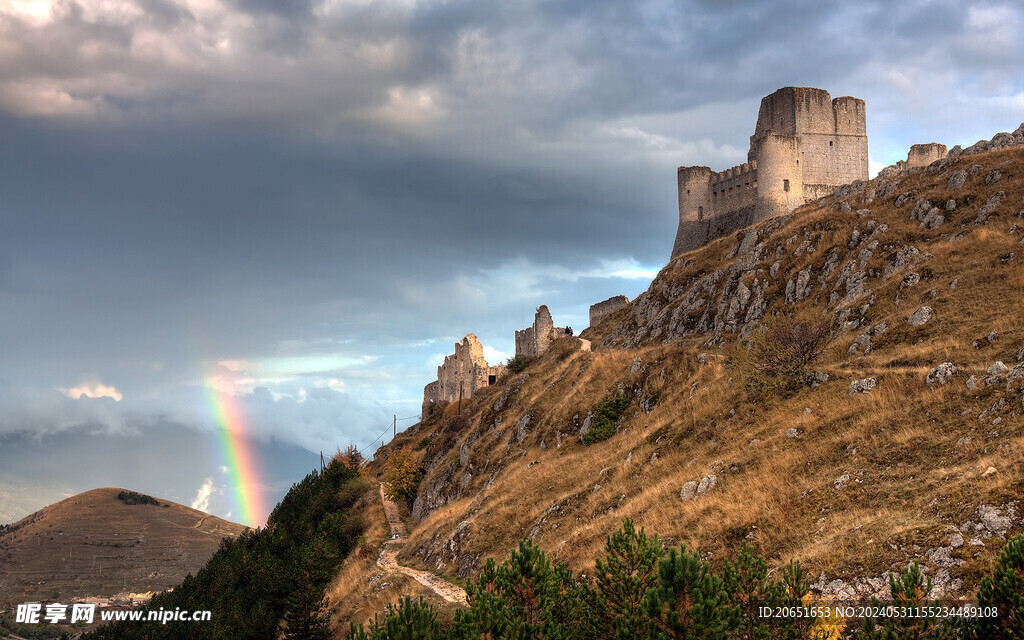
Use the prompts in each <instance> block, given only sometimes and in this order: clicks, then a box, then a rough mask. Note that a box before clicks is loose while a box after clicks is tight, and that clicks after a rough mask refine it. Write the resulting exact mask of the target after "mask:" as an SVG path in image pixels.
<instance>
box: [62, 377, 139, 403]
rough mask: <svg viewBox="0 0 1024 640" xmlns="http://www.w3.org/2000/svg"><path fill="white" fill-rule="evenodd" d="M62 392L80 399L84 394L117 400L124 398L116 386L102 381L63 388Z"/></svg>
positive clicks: (72, 397) (90, 396) (74, 398)
mask: <svg viewBox="0 0 1024 640" xmlns="http://www.w3.org/2000/svg"><path fill="white" fill-rule="evenodd" d="M60 392H61V393H63V394H64V395H66V396H67V397H69V398H71V399H73V400H78V399H80V398H81V397H82V396H85V397H87V398H113V399H114V400H115V401H116V402H120V401H121V400H123V399H124V395H123V394H122V393H121V392H120V391H118V390H117V389H116V388H115V387H112V386H108V385H105V384H103V383H102V382H92V383H82V384H79V385H78V386H77V387H71V388H63V387H62V388H61V389H60Z"/></svg>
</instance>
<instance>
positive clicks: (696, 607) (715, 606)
mask: <svg viewBox="0 0 1024 640" xmlns="http://www.w3.org/2000/svg"><path fill="white" fill-rule="evenodd" d="M646 606H647V611H648V614H649V615H650V616H651V618H652V619H653V627H652V628H651V630H650V634H649V637H650V638H656V639H658V640H662V639H664V640H669V639H671V640H683V639H685V640H698V639H699V640H726V639H727V638H728V637H729V632H730V630H732V629H734V628H735V627H736V626H737V625H738V612H737V610H736V607H735V606H732V605H730V604H729V596H728V594H727V593H726V592H725V588H724V586H723V584H722V579H721V578H719V577H718V576H716V575H715V574H714V573H712V572H711V570H710V569H709V568H708V566H707V564H706V563H704V562H703V561H701V559H700V556H698V555H697V553H696V552H694V553H691V552H689V551H687V550H686V545H683V546H682V548H681V549H680V550H679V551H678V552H677V551H676V550H675V549H672V550H670V551H669V554H668V557H667V558H662V560H661V562H660V563H659V565H658V584H657V586H655V587H654V588H652V589H651V590H650V591H648V593H647V602H646Z"/></svg>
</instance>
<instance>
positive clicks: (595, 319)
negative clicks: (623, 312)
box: [590, 296, 629, 327]
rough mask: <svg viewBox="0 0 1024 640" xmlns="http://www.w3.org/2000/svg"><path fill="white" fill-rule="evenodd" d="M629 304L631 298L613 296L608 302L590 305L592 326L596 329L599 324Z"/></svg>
mask: <svg viewBox="0 0 1024 640" xmlns="http://www.w3.org/2000/svg"><path fill="white" fill-rule="evenodd" d="M628 304H629V298H627V297H626V296H612V297H611V298H608V299H607V300H603V301H601V302H598V303H596V304H592V305H590V326H592V327H596V326H597V323H599V322H601V320H603V319H604V318H605V317H606V316H608V315H609V314H612V313H615V312H616V311H618V310H619V309H621V308H623V307H625V306H626V305H628Z"/></svg>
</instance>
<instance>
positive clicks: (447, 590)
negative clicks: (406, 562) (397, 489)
mask: <svg viewBox="0 0 1024 640" xmlns="http://www.w3.org/2000/svg"><path fill="white" fill-rule="evenodd" d="M380 499H381V502H383V503H384V515H385V516H386V517H387V519H388V525H390V526H391V535H392V536H393V537H392V538H391V540H388V541H387V542H385V543H384V548H383V549H381V551H380V556H379V557H378V558H377V566H379V567H380V568H381V569H384V570H385V571H390V572H393V573H404V574H405V575H407V576H409V577H410V578H412V579H413V580H415V581H416V582H419V583H420V584H422V585H423V586H425V587H427V588H428V589H431V590H432V591H434V593H436V594H437V595H439V596H441V598H443V599H444V600H445V601H446V602H450V603H452V604H465V603H466V592H465V591H464V590H463V589H462V587H460V586H458V585H456V584H452V583H451V582H448V581H447V580H445V579H443V578H439V577H437V576H435V575H434V574H432V573H429V572H427V571H419V570H418V569H413V568H411V567H406V566H403V565H400V564H398V551H399V549H401V548H402V546H403V545H404V544H405V536H406V532H405V524H404V523H403V522H402V516H401V511H399V509H398V505H397V504H395V503H394V502H392V501H390V500H388V498H387V496H386V495H384V485H380Z"/></svg>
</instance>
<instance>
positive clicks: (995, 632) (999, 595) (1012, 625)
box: [976, 535, 1024, 640]
mask: <svg viewBox="0 0 1024 640" xmlns="http://www.w3.org/2000/svg"><path fill="white" fill-rule="evenodd" d="M978 607H979V608H981V609H982V611H984V610H985V609H986V608H995V610H996V613H997V615H996V616H995V617H980V618H978V620H977V625H976V627H977V633H976V637H978V638H979V639H980V638H991V639H992V640H1009V639H1011V638H1013V639H1014V640H1019V639H1020V638H1024V535H1021V536H1017V537H1016V538H1012V539H1011V540H1010V541H1009V542H1007V543H1006V546H1005V547H1004V548H1003V551H1002V553H1000V554H999V560H998V561H996V566H995V570H994V571H993V572H992V576H991V577H989V576H985V577H984V578H982V580H981V586H980V587H979V588H978Z"/></svg>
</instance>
